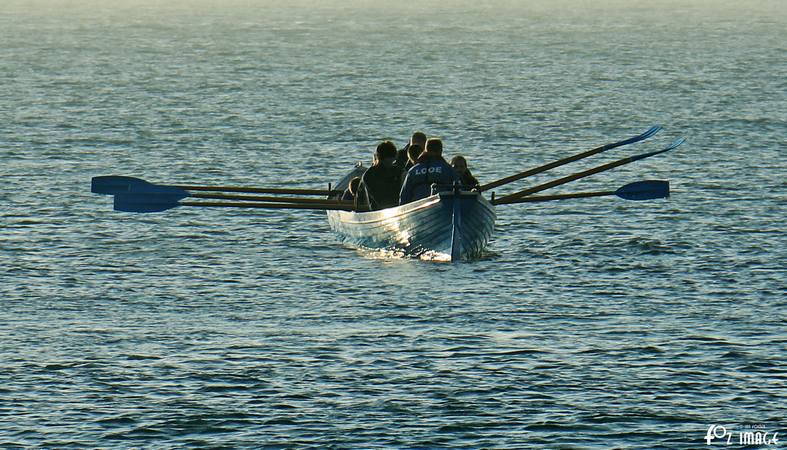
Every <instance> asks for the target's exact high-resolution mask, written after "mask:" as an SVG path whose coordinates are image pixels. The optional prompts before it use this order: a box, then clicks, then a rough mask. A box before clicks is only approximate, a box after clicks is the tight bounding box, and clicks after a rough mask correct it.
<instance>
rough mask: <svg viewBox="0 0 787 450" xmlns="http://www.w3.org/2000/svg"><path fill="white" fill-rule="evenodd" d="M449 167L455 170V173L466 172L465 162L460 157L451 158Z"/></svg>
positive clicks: (463, 158) (462, 157)
mask: <svg viewBox="0 0 787 450" xmlns="http://www.w3.org/2000/svg"><path fill="white" fill-rule="evenodd" d="M451 167H453V168H454V170H456V173H460V174H461V173H465V172H467V160H466V159H465V157H464V156H462V155H456V156H454V157H453V158H451Z"/></svg>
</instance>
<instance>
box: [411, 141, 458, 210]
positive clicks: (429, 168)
mask: <svg viewBox="0 0 787 450" xmlns="http://www.w3.org/2000/svg"><path fill="white" fill-rule="evenodd" d="M458 180H459V177H457V175H456V172H455V171H454V168H453V167H451V165H450V164H448V163H447V162H445V160H444V159H443V157H442V156H440V155H435V154H431V153H426V154H424V155H422V157H421V158H420V159H419V160H418V164H416V165H414V166H413V167H412V168H411V169H410V170H409V171H407V176H405V178H404V183H403V184H402V190H401V191H400V192H399V204H400V205H404V204H405V203H410V202H413V201H415V200H420V199H422V198H426V197H429V196H430V195H431V194H432V184H433V183H437V184H443V185H453V184H454V181H458ZM446 189H447V188H446Z"/></svg>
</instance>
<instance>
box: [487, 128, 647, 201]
mask: <svg viewBox="0 0 787 450" xmlns="http://www.w3.org/2000/svg"><path fill="white" fill-rule="evenodd" d="M659 130H661V125H655V126H653V127H651V128H650V129H649V130H648V131H646V132H644V133H642V134H640V135H637V136H634V137H631V138H628V139H625V140H622V141H618V142H613V143H611V144H606V145H602V146H601V147H596V148H594V149H593V150H588V151H586V152H583V153H579V154H576V155H574V156H569V157H568V158H563V159H559V160H557V161H555V162H551V163H549V164H544V165H543V166H540V167H536V168H534V169H530V170H526V171H524V172H521V173H517V174H515V175H511V176H509V177H505V178H501V179H499V180H497V181H493V182H491V183H487V184H485V185H483V186H481V187H479V188H478V190H479V191H488V190H490V189H494V188H496V187H499V186H502V185H504V184H508V183H511V182H514V181H517V180H521V179H522V178H526V177H529V176H532V175H536V174H539V173H542V172H546V171H547V170H550V169H554V168H555V167H560V166H562V165H565V164H568V163H571V162H574V161H579V160H580V159H584V158H587V157H589V156H593V155H596V154H599V153H601V152H605V151H607V150H610V149H613V148H617V147H621V146H623V145H628V144H633V143H634V142H639V141H642V140H645V139H647V138H649V137H651V136H653V135H654V134H656V133H658V132H659Z"/></svg>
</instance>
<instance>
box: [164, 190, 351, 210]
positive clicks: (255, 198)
mask: <svg viewBox="0 0 787 450" xmlns="http://www.w3.org/2000/svg"><path fill="white" fill-rule="evenodd" d="M173 187H174V186H173ZM188 196H189V197H191V198H206V199H212V200H235V201H240V202H272V203H304V204H314V205H320V204H325V203H329V204H333V203H336V202H337V201H338V200H328V199H322V198H293V197H271V196H262V195H233V194H192V193H189V195H188ZM339 202H340V201H339ZM340 203H341V202H340ZM351 203H352V202H348V204H351Z"/></svg>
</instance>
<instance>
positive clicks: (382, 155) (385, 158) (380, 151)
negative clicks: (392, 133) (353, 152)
mask: <svg viewBox="0 0 787 450" xmlns="http://www.w3.org/2000/svg"><path fill="white" fill-rule="evenodd" d="M374 156H375V160H376V161H377V164H380V165H382V166H384V167H391V166H393V163H394V160H396V145H394V143H393V142H391V141H383V142H381V143H380V145H378V146H377V150H376V151H375V152H374Z"/></svg>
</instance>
